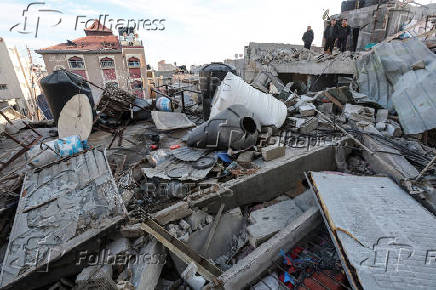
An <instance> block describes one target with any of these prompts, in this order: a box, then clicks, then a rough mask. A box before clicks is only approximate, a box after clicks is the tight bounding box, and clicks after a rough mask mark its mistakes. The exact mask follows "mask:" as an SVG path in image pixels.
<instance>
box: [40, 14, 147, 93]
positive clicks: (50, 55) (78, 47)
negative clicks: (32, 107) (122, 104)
mask: <svg viewBox="0 0 436 290" xmlns="http://www.w3.org/2000/svg"><path fill="white" fill-rule="evenodd" d="M84 31H85V34H86V36H85V37H81V38H78V39H75V40H72V41H67V42H66V43H60V44H57V45H54V46H51V47H47V48H41V49H39V50H36V52H37V53H39V54H41V55H42V56H43V59H44V63H45V66H46V68H47V71H48V72H49V73H52V72H53V71H55V70H59V69H65V70H68V71H71V72H73V73H75V74H78V75H80V76H81V77H83V78H85V79H87V80H89V81H91V82H93V83H95V84H97V85H98V86H100V87H104V86H105V85H106V84H108V83H110V84H114V85H116V86H118V87H120V88H122V89H123V90H126V91H129V92H131V93H133V94H135V95H136V96H138V97H140V98H144V97H146V96H148V81H147V65H146V59H145V52H144V46H143V45H142V42H141V41H140V40H139V39H137V38H136V37H137V36H135V34H134V33H133V32H130V33H129V34H127V32H125V31H124V30H122V29H120V30H119V34H120V35H119V36H115V35H113V33H112V31H111V30H110V29H108V28H107V27H105V26H104V25H103V24H101V23H100V22H99V21H98V20H95V21H94V23H93V24H92V25H91V26H89V27H87V28H85V29H84ZM94 95H96V96H95V97H96V100H97V99H98V98H97V97H99V95H98V91H97V90H94Z"/></svg>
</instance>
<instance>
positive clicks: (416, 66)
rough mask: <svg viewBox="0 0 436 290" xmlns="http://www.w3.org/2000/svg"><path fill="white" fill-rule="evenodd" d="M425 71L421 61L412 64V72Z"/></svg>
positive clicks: (423, 63)
mask: <svg viewBox="0 0 436 290" xmlns="http://www.w3.org/2000/svg"><path fill="white" fill-rule="evenodd" d="M419 69H425V62H424V61H423V60H418V61H417V62H415V63H414V64H412V70H419Z"/></svg>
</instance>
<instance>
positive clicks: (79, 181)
mask: <svg viewBox="0 0 436 290" xmlns="http://www.w3.org/2000/svg"><path fill="white" fill-rule="evenodd" d="M125 214H126V209H125V207H124V205H123V203H122V200H121V196H120V195H119V194H118V189H117V186H116V184H115V182H114V180H113V178H112V173H111V170H110V167H109V165H108V163H107V160H106V156H105V154H104V153H103V152H101V151H98V150H93V151H88V152H86V153H84V154H81V155H79V156H77V157H73V158H71V159H70V160H67V161H64V162H60V163H59V164H55V165H53V166H51V167H48V168H45V169H43V170H42V171H40V172H38V173H35V172H32V173H28V174H27V175H26V178H25V180H24V183H23V187H22V191H21V197H20V201H19V204H18V208H17V213H16V215H15V219H14V225H13V227H12V231H11V234H10V238H9V245H8V248H7V251H6V255H5V258H4V262H3V268H2V272H1V277H0V280H1V286H2V287H3V286H5V285H8V284H9V283H13V282H14V281H16V280H19V279H21V280H22V278H23V276H26V275H28V274H30V273H31V272H34V271H35V270H36V269H37V268H40V267H43V268H44V265H46V266H47V269H48V267H49V265H50V263H51V262H52V261H55V260H59V259H61V258H62V257H64V256H65V255H66V254H68V253H69V252H70V251H72V250H74V249H75V248H77V247H78V246H80V245H81V244H83V243H84V242H86V241H88V240H90V239H91V238H93V237H95V236H97V235H98V234H99V233H100V232H101V231H103V230H105V229H107V228H109V227H111V226H113V225H114V224H116V223H117V222H118V221H120V220H121V219H122V218H123V217H124V216H125ZM76 262H78V261H76ZM64 263H65V261H64ZM50 266H51V265H50ZM70 266H71V265H69V266H68V267H70ZM57 270H59V269H57ZM61 271H62V270H61ZM79 271H80V270H79ZM38 274H41V273H38ZM64 274H65V273H64ZM41 275H42V274H41ZM61 275H63V274H59V276H60V277H61ZM58 278H59V277H58ZM47 280H48V279H47ZM40 282H41V281H39V283H40ZM44 282H45V283H47V284H48V283H50V281H49V280H48V281H44ZM34 284H37V283H34ZM29 287H30V286H29ZM29 287H26V288H27V289H31V288H32V287H37V286H32V287H30V288H29Z"/></svg>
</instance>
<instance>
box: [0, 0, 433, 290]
mask: <svg viewBox="0 0 436 290" xmlns="http://www.w3.org/2000/svg"><path fill="white" fill-rule="evenodd" d="M344 2H347V3H348V2H353V3H354V4H355V5H354V6H353V8H351V6H350V5H351V4H350V3H348V4H347V3H345V4H344V5H343V9H342V10H343V12H342V13H341V14H340V15H325V16H326V17H325V24H326V25H327V22H329V21H328V20H331V19H333V18H334V19H337V20H341V19H344V18H347V17H348V20H349V23H350V26H351V33H350V35H349V39H348V42H347V46H346V51H345V52H341V51H340V50H338V49H337V48H336V47H334V48H333V49H330V48H329V49H326V51H324V50H323V48H320V47H311V48H310V49H307V48H303V47H302V46H299V45H290V44H280V43H250V44H249V45H248V46H246V47H245V54H244V59H241V62H238V61H235V64H238V65H236V66H235V67H233V66H231V65H230V64H228V63H212V64H208V65H205V66H204V67H203V69H201V68H200V69H199V72H198V74H190V73H188V72H184V71H183V70H182V69H181V68H180V69H179V70H178V73H177V74H174V75H171V76H170V77H165V78H164V77H162V78H159V77H158V78H155V81H156V82H155V83H153V84H152V83H148V85H150V87H148V86H147V89H146V90H145V89H144V90H143V91H141V92H145V91H147V93H144V94H142V93H139V92H140V91H138V88H135V89H132V90H130V89H127V90H126V89H124V88H123V87H118V86H117V85H114V84H113V83H107V85H106V86H104V87H103V86H101V85H98V84H96V83H94V82H92V81H91V80H87V79H85V78H83V77H81V76H79V75H78V74H73V73H71V72H69V71H66V70H58V71H55V72H52V73H51V74H49V75H48V76H46V77H45V78H43V79H42V81H41V86H42V88H43V92H44V95H45V97H46V99H47V100H46V102H45V105H44V106H42V105H41V106H40V109H39V110H40V111H41V112H40V113H38V114H36V115H33V116H32V115H30V114H25V113H23V112H21V111H20V112H18V111H17V110H15V108H14V107H12V106H7V107H5V108H3V109H1V110H0V120H1V122H0V152H1V153H0V192H1V194H0V267H1V268H0V270H1V274H0V289H28V290H32V289H51V290H55V289H62V290H64V289H68V290H70V289H74V290H78V289H114V290H115V289H129V290H130V289H252V288H254V289H338V290H339V289H392V288H395V289H412V288H419V289H435V287H436V285H435V279H434V277H435V274H436V258H435V257H436V251H435V245H434V242H435V239H434V236H435V234H434V233H435V231H436V167H435V166H436V149H435V148H436V114H435V113H434V112H435V111H436V87H435V84H436V82H435V81H434V80H435V79H436V78H435V76H436V61H435V59H436V56H435V50H434V47H435V46H434V43H436V41H435V39H434V31H435V26H434V15H436V9H435V7H434V5H429V6H428V7H427V6H425V7H427V8H428V9H424V8H422V7H421V6H420V7H421V8H419V7H416V6H414V5H412V4H411V3H404V1H402V2H399V1H380V3H378V4H377V5H375V2H374V1H366V3H362V1H344ZM373 2H374V3H373ZM408 2H410V1H408ZM371 3H373V4H374V5H373V4H371ZM357 4H359V5H357ZM360 4H361V5H360ZM406 12H407V13H406ZM411 12H413V13H411ZM433 12H434V13H433ZM326 13H327V12H326ZM431 13H433V14H431ZM327 14H328V13H327ZM429 15H430V16H431V15H433V18H431V17H430V16H429ZM368 19H370V20H368ZM377 19H378V20H377ZM382 19H385V20H386V19H389V21H388V20H386V21H387V22H386V21H384V22H383V21H381V20H382ZM404 19H406V20H407V21H406V20H404ZM431 19H433V22H431V21H432V20H431ZM364 20H365V21H370V23H371V25H369V26H371V27H373V28H370V27H369V26H366V25H363V24H364V23H363V22H364ZM376 20H377V21H376ZM379 20H380V21H379ZM403 21H406V22H407V23H406V22H404V23H403ZM423 21H424V22H423ZM425 21H426V22H425ZM338 22H339V21H338ZM382 22H383V23H385V22H386V23H387V24H386V23H385V24H386V25H385V26H383V25H381V24H380V23H382ZM332 23H334V22H332ZM362 23H363V24H362ZM425 23H426V25H424V24H425ZM103 33H107V34H108V33H109V31H104V32H103ZM124 42H126V40H124ZM127 42H128V41H127ZM135 47H136V46H135ZM75 61H78V60H77V59H75ZM104 61H105V64H108V65H110V64H111V62H110V59H107V58H104ZM106 62H107V63H106ZM130 62H131V65H132V66H135V65H137V64H138V63H139V64H140V63H141V61H140V60H135V59H133V60H130ZM161 65H164V63H161ZM166 65H167V66H170V67H171V66H172V65H168V64H166ZM135 69H136V67H135ZM141 69H142V68H141ZM138 70H139V68H138ZM133 72H137V70H133ZM146 72H147V71H146ZM150 72H151V71H150ZM150 78H154V76H153V77H150ZM161 81H162V82H163V83H162V82H161ZM137 85H138V84H137ZM81 88H83V90H80V89H81ZM44 116H52V117H53V116H54V120H47V119H46V117H44Z"/></svg>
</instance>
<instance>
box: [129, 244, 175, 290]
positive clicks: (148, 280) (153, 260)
mask: <svg viewBox="0 0 436 290" xmlns="http://www.w3.org/2000/svg"><path fill="white" fill-rule="evenodd" d="M138 255H139V257H140V259H141V260H142V261H141V260H140V261H139V262H138V263H136V264H133V265H132V272H133V276H132V280H131V283H132V284H133V286H134V287H135V289H150V290H151V289H155V287H156V286H157V284H158V282H159V276H160V273H161V272H162V269H163V267H164V265H165V262H166V256H167V254H166V249H165V248H164V246H163V245H162V244H161V243H159V242H158V241H157V240H156V239H154V238H153V239H152V240H151V241H150V242H149V243H148V244H147V245H146V246H145V247H143V248H142V249H141V250H140V251H139V253H138Z"/></svg>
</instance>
